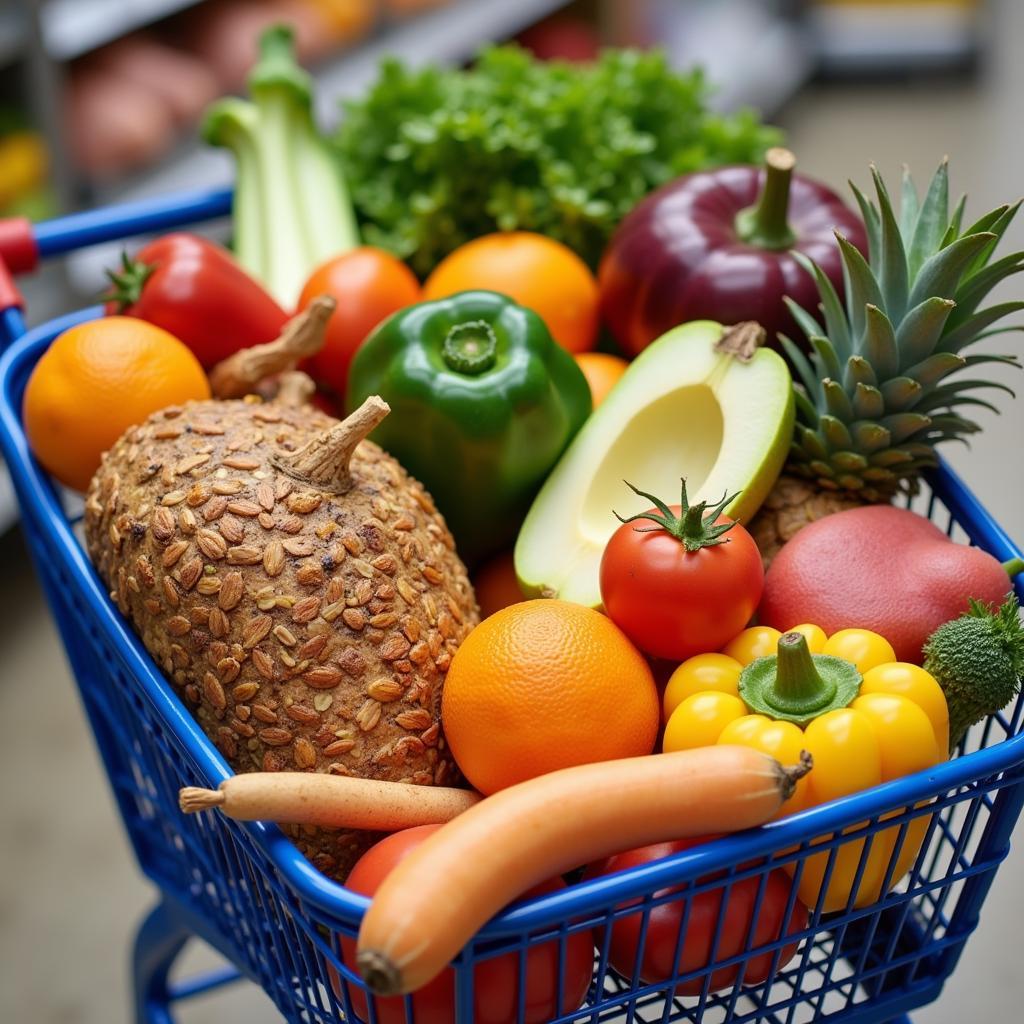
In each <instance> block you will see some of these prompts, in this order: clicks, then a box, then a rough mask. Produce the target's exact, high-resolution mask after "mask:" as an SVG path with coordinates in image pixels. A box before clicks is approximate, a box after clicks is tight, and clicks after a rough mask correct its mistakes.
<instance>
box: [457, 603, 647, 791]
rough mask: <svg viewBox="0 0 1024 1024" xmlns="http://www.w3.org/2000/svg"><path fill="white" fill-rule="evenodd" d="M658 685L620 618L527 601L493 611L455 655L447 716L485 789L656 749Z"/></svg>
mask: <svg viewBox="0 0 1024 1024" xmlns="http://www.w3.org/2000/svg"><path fill="white" fill-rule="evenodd" d="M660 707H661V705H660V701H659V699H658V690H657V687H656V686H655V685H654V677H653V676H652V675H651V670H650V668H649V667H648V665H647V662H646V661H645V660H644V657H643V655H642V654H641V653H640V652H639V651H638V650H637V649H636V648H635V647H634V646H633V645H632V644H631V643H630V642H629V640H628V639H627V638H626V634H625V633H623V632H622V630H620V629H619V627H618V626H616V625H615V623H613V622H612V620H611V619H609V618H607V617H606V616H604V615H602V614H601V613H600V612H596V611H594V610H593V609H592V608H585V607H584V606H583V605H578V604H570V603H569V602H568V601H557V600H546V599H545V600H536V601H523V602H521V603H519V604H514V605H511V606H510V607H508V608H504V609H502V610H501V611H499V612H496V613H495V614H494V615H492V616H491V617H490V618H488V619H485V620H484V621H483V622H481V623H480V625H479V626H477V627H476V629H474V630H473V632H472V633H470V634H469V636H468V637H467V638H466V639H465V641H464V642H463V644H462V646H461V647H460V648H459V649H458V651H457V652H456V654H455V657H454V658H453V659H452V663H451V667H450V668H449V669H448V676H447V678H446V679H445V684H444V696H443V698H442V702H441V717H442V725H443V727H444V733H445V736H446V737H447V740H448V744H449V746H450V747H451V751H452V754H453V755H454V756H455V760H456V761H457V762H458V764H459V767H460V768H461V769H462V771H463V774H464V775H465V776H466V778H467V779H468V780H469V781H470V783H472V785H473V786H475V787H476V788H477V789H478V790H479V791H480V792H481V793H494V792H496V791H497V790H499V789H504V788H505V787H506V786H512V785H514V784H515V783H517V782H522V781H523V780H525V779H532V778H534V777H536V776H538V775H544V774H545V773H547V772H553V771H557V770H558V769H559V768H568V767H570V766H572V765H576V764H588V763H590V762H592V761H610V760H614V759H616V758H620V757H638V756H640V755H643V754H649V753H650V752H651V749H652V748H653V746H654V742H655V740H656V739H657V735H658V724H659V723H658V719H659V712H660Z"/></svg>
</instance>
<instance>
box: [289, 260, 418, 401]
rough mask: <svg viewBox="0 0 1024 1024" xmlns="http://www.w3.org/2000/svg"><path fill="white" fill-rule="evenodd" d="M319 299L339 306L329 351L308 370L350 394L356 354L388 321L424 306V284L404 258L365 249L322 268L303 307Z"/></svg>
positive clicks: (303, 298)
mask: <svg viewBox="0 0 1024 1024" xmlns="http://www.w3.org/2000/svg"><path fill="white" fill-rule="evenodd" d="M318 295H330V296H332V297H333V298H334V299H335V300H336V301H337V303H338V308H337V309H335V311H334V313H333V314H332V315H331V319H330V320H329V321H328V323H327V337H326V339H325V341H324V347H323V348H322V349H321V350H320V351H319V352H318V353H317V354H316V355H315V356H313V358H312V359H310V360H309V361H308V363H307V368H308V370H309V373H310V375H311V376H312V377H313V378H314V379H315V380H316V381H317V382H318V383H320V384H325V385H327V387H329V388H331V390H332V391H334V392H335V393H336V394H339V395H344V394H345V385H346V384H347V382H348V367H349V364H350V363H351V362H352V357H353V356H354V355H355V354H356V350H357V349H358V348H359V346H360V345H362V343H363V342H364V341H365V340H366V337H367V335H369V333H370V332H371V331H372V330H373V329H374V327H376V326H377V324H379V323H380V322H381V321H382V320H384V319H386V318H387V317H389V316H391V314H392V313H397V312H398V310H400V309H404V308H405V307H406V306H411V305H412V304H413V303H414V302H419V300H420V283H419V281H417V280H416V275H415V274H413V272H412V271H411V270H410V269H409V268H408V267H407V266H406V265H405V264H404V263H403V262H402V261H401V260H400V259H397V258H396V257H394V256H392V255H391V254H390V253H386V252H385V251H384V250H383V249H374V248H373V247H372V246H368V245H364V246H360V247H359V248H358V249H350V250H349V251H348V252H345V253H342V254H341V255H340V256H336V257H335V258H334V259H332V260H328V261H327V262H326V263H324V264H323V265H321V266H319V267H317V269H316V270H314V271H313V273H312V274H311V275H310V276H309V280H308V281H306V284H305V285H304V286H303V289H302V294H301V295H300V296H299V309H305V308H306V307H307V306H308V305H309V304H310V303H311V302H312V301H313V299H315V298H316V297H317V296H318Z"/></svg>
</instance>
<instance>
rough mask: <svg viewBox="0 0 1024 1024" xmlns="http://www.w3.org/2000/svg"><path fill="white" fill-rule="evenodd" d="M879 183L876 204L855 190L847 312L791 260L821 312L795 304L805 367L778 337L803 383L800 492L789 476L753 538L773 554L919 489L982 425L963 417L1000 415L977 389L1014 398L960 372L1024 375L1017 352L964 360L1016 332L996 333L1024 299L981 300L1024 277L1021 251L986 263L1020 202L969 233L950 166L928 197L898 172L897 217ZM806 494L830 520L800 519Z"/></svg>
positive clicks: (820, 276) (823, 283)
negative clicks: (841, 515)
mask: <svg viewBox="0 0 1024 1024" xmlns="http://www.w3.org/2000/svg"><path fill="white" fill-rule="evenodd" d="M871 174H872V178H873V179H874V185H875V191H876V194H877V204H876V203H875V202H872V201H871V200H869V199H867V198H866V197H865V196H864V195H863V194H862V193H861V191H860V190H859V189H857V188H856V186H853V185H852V184H851V188H852V189H853V192H854V195H855V196H856V198H857V202H858V204H859V206H860V210H861V214H862V216H863V217H864V222H865V225H866V228H867V236H868V246H869V256H868V259H865V258H864V256H863V255H862V254H861V253H860V252H859V251H858V250H857V249H856V248H855V247H854V246H853V245H852V244H851V243H850V242H848V241H847V240H846V239H845V238H842V237H840V236H838V235H837V239H838V242H839V246H840V250H841V254H842V260H843V277H844V285H845V292H846V295H845V302H841V301H840V299H839V297H838V295H837V294H836V291H835V289H834V288H833V287H832V284H831V282H830V281H829V279H828V278H827V277H826V276H825V274H824V273H823V272H822V271H821V270H820V269H819V268H818V267H817V266H815V265H814V264H813V263H812V262H811V261H810V260H807V259H806V258H804V257H802V256H800V255H799V254H794V255H795V257H796V258H797V259H798V260H800V261H801V263H802V264H803V265H804V266H805V267H806V268H807V270H808V271H809V272H810V273H811V274H813V275H814V278H815V281H816V282H817V285H818V291H819V295H820V298H821V303H820V306H819V309H818V311H817V312H816V313H811V312H809V311H807V310H804V309H801V308H800V307H799V306H797V305H796V304H795V303H793V302H790V301H789V300H787V303H788V305H789V308H790V310H791V312H792V313H793V316H794V318H795V319H796V322H797V323H798V324H799V326H800V328H801V330H803V332H804V333H805V334H806V335H807V338H808V341H809V342H810V348H811V354H810V356H809V357H808V356H806V355H804V353H803V352H802V351H800V349H799V348H798V347H797V346H796V345H795V344H794V343H793V341H792V340H791V339H789V338H782V339H781V340H782V344H783V346H784V349H785V352H786V355H787V356H788V357H789V360H790V362H791V364H792V366H793V368H794V375H795V377H796V379H797V381H798V386H797V387H796V411H797V423H796V427H795V429H794V435H793V444H792V448H791V451H790V457H789V461H788V463H787V466H786V472H787V473H788V474H789V475H790V477H793V476H795V477H799V478H802V480H803V481H804V482H805V483H804V485H803V486H800V484H799V482H798V481H794V480H792V479H788V480H786V479H784V480H783V481H782V485H781V486H782V488H783V489H784V490H785V491H786V492H787V493H786V494H785V495H784V496H783V495H782V494H780V495H777V496H776V497H777V500H775V501H772V500H771V499H769V500H768V502H766V508H765V510H764V512H763V514H762V517H760V518H761V522H760V523H758V524H756V525H757V529H755V536H756V537H757V539H758V542H759V544H760V545H761V547H762V552H763V553H764V554H766V556H767V557H768V558H770V557H771V555H772V553H773V550H777V548H778V546H780V544H781V543H782V542H783V541H785V540H787V539H788V538H789V536H791V535H792V534H793V533H795V532H796V529H798V528H799V527H800V526H801V525H804V523H805V522H809V521H812V520H813V519H814V518H819V517H820V514H824V513H827V512H828V511H832V510H834V509H833V508H831V506H833V505H834V506H835V507H836V508H837V509H838V508H841V507H849V506H850V505H851V504H855V503H868V502H876V501H887V500H890V499H891V498H892V496H893V495H894V494H895V493H896V492H897V491H898V490H900V489H901V488H904V487H906V486H908V485H911V483H912V481H913V479H914V478H915V477H916V476H917V475H918V474H919V473H920V472H921V470H923V469H925V468H926V467H929V466H934V465H935V464H936V463H937V461H938V460H937V455H936V447H937V446H938V445H940V444H942V443H944V442H947V441H961V442H965V441H966V439H967V437H968V436H969V435H971V434H973V433H976V432H977V431H978V430H980V429H981V428H980V427H979V426H978V424H977V423H976V422H975V421H974V420H973V419H971V418H970V417H969V416H968V415H967V412H968V410H970V409H973V408H978V407H981V408H985V409H991V410H993V411H998V410H997V409H996V408H995V406H993V405H992V404H991V403H990V402H988V401H986V400H985V399H983V398H980V397H978V395H977V392H978V391H980V390H984V389H989V388H991V389H997V390H1001V391H1006V392H1008V393H1009V394H1011V395H1012V394H1013V392H1012V391H1011V390H1010V389H1009V388H1008V387H1006V385H1004V384H1001V383H998V382H996V381H994V380H991V379H985V378H984V376H977V375H975V374H969V375H960V374H958V372H957V371H960V370H965V369H975V368H977V367H979V366H984V365H986V364H992V363H1005V364H1010V365H1014V366H1018V365H1019V363H1018V357H1017V356H1015V355H995V354H991V353H975V352H973V351H971V352H968V351H967V350H968V349H970V348H971V347H972V346H973V345H974V344H975V343H977V342H979V341H981V340H983V339H986V338H989V337H992V336H994V335H998V334H1002V333H1005V332H1006V331H1008V330H1015V329H1018V328H1012V327H1011V328H1007V327H1005V326H1003V327H999V326H996V325H997V324H998V323H999V322H1000V321H1001V320H1002V319H1003V318H1004V317H1006V316H1008V315H1010V314H1013V313H1016V312H1018V311H1020V310H1022V309H1024V302H1002V303H994V304H989V305H985V300H986V298H987V297H988V295H989V293H990V292H991V291H992V289H993V288H995V287H996V285H998V284H999V283H1000V282H1001V281H1003V280H1005V279H1006V278H1007V277H1010V276H1011V275H1013V274H1016V273H1019V272H1020V271H1022V270H1024V252H1017V253H1013V254H1011V255H1009V256H1004V257H1002V258H1000V259H997V260H994V261H993V259H992V257H993V254H994V252H995V249H996V246H997V245H998V243H999V240H1000V239H1001V237H1002V236H1003V234H1004V232H1005V231H1006V229H1007V227H1008V226H1009V224H1010V222H1011V221H1012V220H1013V217H1014V215H1015V214H1016V212H1017V209H1018V207H1019V206H1020V202H1019V201H1018V202H1017V203H1014V204H1012V205H1005V206H1000V207H997V208H996V209H994V210H992V211H991V212H989V213H987V214H985V215H984V216H983V217H981V218H980V219H979V220H977V221H976V222H975V223H973V224H971V225H970V226H969V227H967V228H963V227H962V219H963V212H964V198H961V199H960V201H959V202H958V203H957V204H956V206H955V208H954V209H953V211H952V213H950V210H949V180H948V173H947V168H946V162H945V161H943V162H942V164H941V165H940V166H939V168H938V170H937V171H936V172H935V175H934V176H933V178H932V180H931V183H930V185H929V187H928V190H927V193H926V194H925V197H924V199H923V200H920V199H919V197H918V193H917V189H916V188H915V186H914V183H913V181H912V179H911V178H910V175H909V173H908V172H906V171H904V175H903V182H902V190H901V201H900V210H899V214H898V216H897V213H896V212H895V210H894V209H893V203H892V201H891V199H890V197H889V192H888V190H887V189H886V186H885V183H884V182H883V181H882V178H881V176H880V175H879V174H878V172H877V170H875V169H874V168H872V171H871ZM822 491H825V492H832V494H833V495H834V499H833V498H831V496H826V495H821V492H822ZM819 495H820V497H818V496H819ZM812 498H814V500H816V501H817V504H818V505H819V506H822V507H823V509H824V513H823V512H821V510H820V509H819V511H818V513H817V514H816V513H812V512H808V513H807V514H806V515H804V511H805V510H804V509H803V508H801V507H800V506H802V505H804V504H805V503H807V502H809V501H811V500H812ZM822 499H824V500H822Z"/></svg>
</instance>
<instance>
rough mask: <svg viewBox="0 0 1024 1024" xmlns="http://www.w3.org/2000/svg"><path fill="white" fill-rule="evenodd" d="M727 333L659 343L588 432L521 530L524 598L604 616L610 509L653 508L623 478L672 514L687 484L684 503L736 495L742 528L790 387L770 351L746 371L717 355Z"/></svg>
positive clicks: (782, 430)
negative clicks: (569, 604)
mask: <svg viewBox="0 0 1024 1024" xmlns="http://www.w3.org/2000/svg"><path fill="white" fill-rule="evenodd" d="M751 326H754V325H751ZM723 331H724V328H723V327H722V325H721V324H718V323H714V322H713V321H710V320H697V321H694V322H692V323H688V324H683V325H682V326H680V327H676V328H673V329H672V330H671V331H669V332H668V333H667V334H664V335H663V336H662V337H661V338H659V339H658V340H657V341H655V342H654V343H653V344H651V345H649V346H648V347H647V348H646V349H645V350H644V351H643V352H642V353H641V355H640V356H639V357H638V358H637V359H636V360H635V361H634V362H633V363H632V365H631V366H630V367H629V369H628V370H627V371H626V373H625V374H624V375H623V376H622V378H621V379H620V380H619V382H618V383H617V384H616V385H615V387H614V388H613V389H612V391H611V393H610V394H609V396H608V397H607V398H606V399H605V400H604V402H603V403H602V404H601V405H600V406H599V407H598V409H597V410H596V411H595V412H594V413H593V415H592V416H591V417H590V419H589V420H588V421H587V422H586V423H585V424H584V426H583V429H582V430H581V431H580V432H579V433H578V434H577V435H576V438H575V439H574V440H573V442H572V444H571V445H570V446H569V448H568V449H567V450H566V452H565V454H564V455H563V456H562V458H561V460H560V461H559V462H558V464H557V465H556V466H555V469H554V471H553V472H552V473H551V475H550V476H549V477H548V479H547V482H546V483H545V484H544V487H543V488H542V489H541V491H540V493H539V494H538V495H537V498H536V499H535V501H534V503H533V505H532V507H531V508H530V512H529V514H528V515H527V517H526V521H525V522H524V523H523V527H522V529H521V530H520V533H519V539H518V540H517V542H516V549H515V566H516V574H517V575H518V577H519V582H520V585H521V586H522V588H523V591H524V593H526V594H527V595H529V596H533V597H559V598H562V599H563V600H566V601H575V602H576V603H578V604H584V605H588V606H590V607H592V608H599V607H600V606H601V591H600V587H599V585H598V570H599V567H600V564H601V555H602V554H603V553H604V548H605V545H606V544H607V543H608V539H609V538H610V537H611V535H612V534H613V533H614V532H615V530H616V529H617V528H618V526H619V521H618V520H617V519H616V518H615V515H614V514H613V512H612V510H613V509H614V510H615V511H616V512H618V513H619V514H620V515H623V516H628V515H632V514H634V513H637V512H643V511H645V510H646V509H648V508H650V502H649V501H647V500H646V499H644V498H641V497H638V496H637V495H635V494H633V493H632V492H631V491H630V490H629V488H627V487H626V485H625V484H624V483H623V481H624V480H628V481H629V482H630V483H631V484H634V485H635V486H637V487H638V488H640V489H641V490H643V491H647V492H648V493H652V494H656V495H658V496H659V497H661V498H662V499H663V500H665V501H667V502H669V503H670V504H671V503H673V502H675V501H678V497H677V496H678V493H679V480H680V478H681V477H685V478H686V486H687V491H688V493H689V498H690V501H691V503H696V502H699V501H704V500H708V501H709V502H711V503H712V504H715V503H717V502H718V501H721V500H722V498H723V497H724V496H725V494H726V493H729V494H733V493H735V492H736V491H739V495H738V496H737V498H736V499H735V500H734V501H733V502H732V503H731V504H730V505H729V506H728V508H726V510H725V513H726V515H729V516H731V517H732V518H734V519H739V520H741V521H749V520H750V518H751V517H752V516H753V515H754V513H755V512H756V511H757V510H758V508H759V507H760V505H761V502H763V501H764V499H765V498H766V497H767V495H768V492H769V491H770V490H771V487H772V485H773V484H774V483H775V479H776V477H778V475H779V472H780V471H781V469H782V465H783V463H784V462H785V460H786V456H787V454H788V452H789V446H790V441H791V439H792V435H793V384H792V378H791V377H790V373H789V369H788V368H787V367H786V364H785V362H784V361H783V360H782V358H781V357H780V356H779V355H777V354H776V353H775V352H772V351H771V350H770V349H765V348H758V349H757V350H756V351H754V353H753V356H752V358H750V359H749V361H748V362H744V361H741V359H740V358H738V357H737V356H736V355H734V354H731V353H730V352H724V351H717V350H716V347H715V346H716V344H717V343H718V342H719V341H720V339H722V337H723ZM762 333H763V332H762ZM748 354H749V353H748Z"/></svg>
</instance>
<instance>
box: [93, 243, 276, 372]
mask: <svg viewBox="0 0 1024 1024" xmlns="http://www.w3.org/2000/svg"><path fill="white" fill-rule="evenodd" d="M110 277H111V281H112V282H113V287H112V288H111V290H110V292H109V293H108V302H107V304H106V307H105V312H106V313H107V315H108V316H114V315H121V316H133V317H136V318H138V319H139V320H145V321H147V322H148V323H151V324H156V326H157V327H162V328H163V329H164V330H165V331H169V332H170V333H171V334H173V335H174V336H175V337H176V338H178V339H179V340H181V341H183V342H184V343H185V344H186V345H188V347H189V348H190V349H191V350H192V352H193V353H194V355H195V357H196V358H197V359H198V360H199V362H200V363H202V364H203V367H204V368H205V369H209V368H210V367H211V366H215V365H216V364H217V363H219V362H220V361H221V360H222V359H227V357H228V356H230V355H233V354H234V353H235V352H237V351H238V350H239V349H241V348H248V347H249V346H250V345H260V344H263V343H264V342H268V341H273V340H274V339H275V338H276V337H277V336H278V335H279V334H280V333H281V329H282V328H283V327H284V325H285V323H286V322H287V320H288V314H287V313H285V311H284V310H283V309H281V307H280V306H279V305H278V304H277V303H276V302H275V301H274V300H273V299H272V298H271V297H270V296H269V295H268V294H267V293H266V292H265V291H264V290H263V287H262V286H261V285H260V284H258V283H257V282H256V281H254V280H253V279H252V278H251V277H250V276H249V275H248V274H247V273H246V272H245V271H244V270H243V269H242V268H241V267H240V266H239V265H238V264H237V263H236V262H235V261H234V258H233V257H232V255H231V254H230V253H229V252H228V251H227V250H226V249H223V248H222V247H221V246H219V245H217V244H216V243H215V242H211V241H209V240H208V239H206V238H200V237H199V236H198V235H189V234H185V233H183V232H175V233H174V234H170V235H164V236H163V237H161V238H157V239H156V240H155V241H152V242H150V243H149V244H148V245H144V246H143V247H142V248H141V249H140V250H139V251H138V252H137V253H136V254H135V257H134V259H129V258H128V256H127V254H125V256H123V257H122V266H121V269H120V270H119V271H117V272H116V273H112V274H111V275H110Z"/></svg>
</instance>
